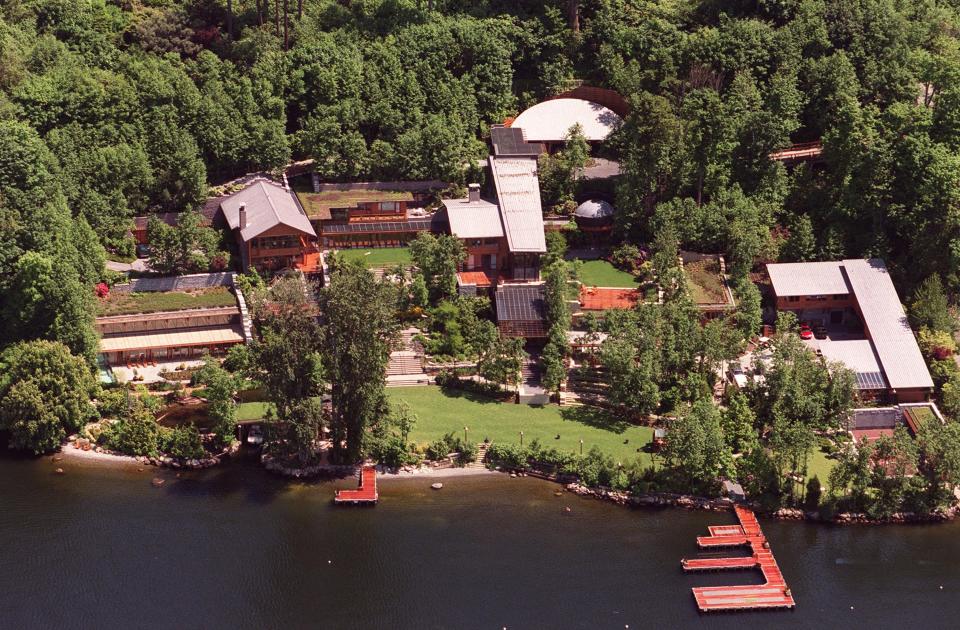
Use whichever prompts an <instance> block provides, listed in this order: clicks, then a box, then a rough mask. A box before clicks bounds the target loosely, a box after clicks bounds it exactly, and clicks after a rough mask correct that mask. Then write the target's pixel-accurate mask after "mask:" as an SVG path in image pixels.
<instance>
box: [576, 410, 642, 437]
mask: <svg viewBox="0 0 960 630" xmlns="http://www.w3.org/2000/svg"><path fill="white" fill-rule="evenodd" d="M560 416H561V417H562V418H563V419H564V420H568V421H570V422H578V423H580V424H585V425H587V426H589V427H593V428H595V429H601V430H603V431H610V432H611V433H624V432H625V431H626V430H627V429H629V428H630V427H632V426H636V425H634V424H632V423H630V422H628V421H626V420H624V419H623V418H620V417H618V416H615V415H614V414H612V413H610V412H609V411H607V410H606V409H598V408H597V407H588V406H583V407H566V408H564V409H561V410H560Z"/></svg>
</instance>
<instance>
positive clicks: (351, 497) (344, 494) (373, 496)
mask: <svg viewBox="0 0 960 630" xmlns="http://www.w3.org/2000/svg"><path fill="white" fill-rule="evenodd" d="M379 499H380V494H379V493H378V492H377V469H376V467H375V466H364V467H363V469H362V470H361V471H360V486H359V487H358V488H357V489H356V490H337V491H336V493H335V494H334V496H333V502H334V503H340V504H353V505H373V504H374V503H376V502H377V501H378V500H379Z"/></svg>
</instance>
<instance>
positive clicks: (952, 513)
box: [564, 483, 960, 525]
mask: <svg viewBox="0 0 960 630" xmlns="http://www.w3.org/2000/svg"><path fill="white" fill-rule="evenodd" d="M564 487H565V488H566V490H567V492H572V493H573V494H576V495H577V496H581V497H592V498H594V499H598V500H603V501H610V502H612V503H616V504H617V505H623V506H630V507H635V508H642V507H648V508H649V507H681V508H686V509H688V510H705V511H711V512H726V511H730V510H732V509H733V505H734V501H733V500H731V499H729V498H727V497H720V498H713V499H711V498H707V497H699V496H693V495H685V494H670V493H654V494H644V495H638V496H634V495H632V494H631V493H629V492H620V491H616V490H605V489H602V488H588V487H586V486H583V485H580V484H579V483H568V484H565V486H564ZM748 506H749V507H750V508H751V509H753V510H754V511H755V512H757V513H758V514H763V515H764V516H768V517H770V518H775V519H779V520H787V521H810V522H817V523H829V524H836V525H896V524H919V523H943V522H946V521H951V520H953V519H955V518H956V517H957V515H958V513H960V506H953V507H951V508H949V509H948V510H943V511H937V512H933V513H931V514H915V513H913V512H898V513H895V514H892V515H891V516H890V517H889V518H886V519H872V518H870V517H869V516H868V515H866V514H861V513H848V512H844V513H840V514H837V515H835V516H834V517H833V518H832V519H824V518H823V517H822V516H821V515H820V513H819V512H805V511H803V510H800V509H795V508H780V509H778V510H774V511H772V512H771V511H766V510H763V509H762V508H761V507H760V505H759V504H756V503H752V504H748Z"/></svg>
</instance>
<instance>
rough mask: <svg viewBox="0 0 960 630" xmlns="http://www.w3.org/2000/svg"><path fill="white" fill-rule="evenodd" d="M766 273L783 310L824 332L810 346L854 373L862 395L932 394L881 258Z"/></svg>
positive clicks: (911, 397)
mask: <svg viewBox="0 0 960 630" xmlns="http://www.w3.org/2000/svg"><path fill="white" fill-rule="evenodd" d="M767 273H768V274H769V276H770V283H771V285H772V288H773V293H774V296H775V300H776V307H777V310H780V311H789V312H793V313H795V314H796V315H797V318H798V319H799V320H800V321H801V322H806V323H807V324H808V325H810V326H814V327H816V326H821V327H823V328H825V329H826V330H825V332H826V338H823V339H817V338H815V339H811V340H810V341H809V342H808V343H809V344H810V345H811V347H812V348H813V349H815V350H817V351H819V352H820V353H821V354H822V355H823V357H824V358H825V359H828V360H832V361H839V362H841V363H843V364H845V365H846V366H847V367H849V368H850V369H851V370H853V371H854V372H855V373H856V375H857V387H858V389H859V392H860V395H861V398H866V399H877V400H890V401H893V402H899V403H904V402H919V401H924V400H926V399H927V398H928V397H929V395H930V392H931V391H932V390H933V380H932V379H931V377H930V372H929V370H928V369H927V365H926V363H925V362H924V360H923V356H922V355H921V354H920V348H919V346H918V345H917V341H916V338H915V337H914V335H913V331H912V330H911V329H910V325H909V323H908V322H907V316H906V313H905V312H904V310H903V305H902V304H901V303H900V298H899V297H898V296H897V290H896V289H895V288H894V286H893V281H892V280H891V279H890V273H889V272H888V271H887V268H886V266H885V265H884V263H883V261H882V260H877V259H873V260H841V261H832V262H811V263H781V264H770V265H767ZM818 336H823V335H822V333H821V335H818Z"/></svg>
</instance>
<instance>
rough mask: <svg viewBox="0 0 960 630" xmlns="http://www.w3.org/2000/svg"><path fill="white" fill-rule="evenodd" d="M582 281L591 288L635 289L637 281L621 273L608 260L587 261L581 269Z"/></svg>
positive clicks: (623, 272)
mask: <svg viewBox="0 0 960 630" xmlns="http://www.w3.org/2000/svg"><path fill="white" fill-rule="evenodd" d="M580 280H581V282H583V283H584V284H585V285H587V286H591V287H621V288H631V289H632V288H634V287H636V286H637V281H636V280H635V279H634V277H633V275H631V274H629V273H627V272H625V271H620V270H619V269H617V268H616V267H614V266H613V265H611V264H610V263H608V262H607V261H606V260H585V261H583V266H582V267H581V268H580Z"/></svg>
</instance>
